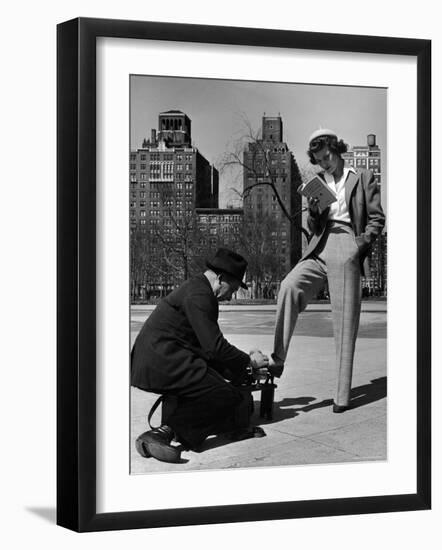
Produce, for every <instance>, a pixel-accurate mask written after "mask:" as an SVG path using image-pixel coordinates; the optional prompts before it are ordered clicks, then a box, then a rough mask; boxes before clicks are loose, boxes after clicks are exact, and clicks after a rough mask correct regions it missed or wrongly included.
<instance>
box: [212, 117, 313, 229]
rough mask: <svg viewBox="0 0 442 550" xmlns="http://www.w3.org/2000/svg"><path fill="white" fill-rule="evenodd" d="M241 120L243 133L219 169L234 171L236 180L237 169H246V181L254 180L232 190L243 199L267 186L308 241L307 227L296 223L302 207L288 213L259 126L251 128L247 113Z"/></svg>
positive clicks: (269, 152) (270, 156)
mask: <svg viewBox="0 0 442 550" xmlns="http://www.w3.org/2000/svg"><path fill="white" fill-rule="evenodd" d="M242 122H243V127H244V133H243V134H242V135H241V136H240V137H239V138H238V139H236V140H235V141H234V143H233V147H232V149H231V150H230V151H228V152H227V153H226V154H225V155H224V157H223V159H222V162H221V170H222V171H223V172H224V173H225V172H226V171H229V170H231V171H234V172H236V174H235V179H237V178H238V175H239V170H240V171H241V172H244V171H246V173H247V174H248V176H249V180H251V181H252V182H253V183H251V184H248V185H247V186H246V187H245V188H244V187H243V188H242V190H240V189H238V187H233V188H232V192H234V193H237V194H238V195H239V196H240V197H241V198H242V199H243V200H244V199H246V198H247V197H248V196H249V195H250V194H251V193H253V191H254V190H255V189H256V188H257V187H261V186H268V187H270V189H271V190H272V193H273V194H274V196H275V197H276V201H277V203H278V205H279V207H280V209H281V211H282V213H283V214H284V216H285V217H286V218H287V219H288V220H289V221H290V223H291V224H292V225H293V226H294V227H295V228H296V229H297V230H298V231H301V232H302V234H303V235H304V237H305V238H306V239H307V240H309V238H310V234H309V232H308V230H307V229H306V228H304V227H303V226H302V224H299V222H298V217H299V214H300V212H301V210H298V211H296V212H293V213H290V212H289V210H288V209H287V207H286V205H285V204H284V201H283V199H282V197H281V195H280V193H279V190H278V185H277V181H278V173H277V171H276V169H275V168H274V166H273V164H272V153H271V151H270V150H269V148H268V147H267V146H266V142H264V141H263V140H262V139H261V138H260V136H261V133H262V130H261V128H260V129H259V130H258V131H254V130H253V128H252V126H251V124H250V121H249V120H248V119H247V117H246V116H243V117H242ZM246 150H247V152H248V153H249V155H248V156H247V160H246V155H245V151H246ZM293 168H294V170H296V171H297V172H298V174H297V175H298V176H299V183H301V174H300V173H299V170H298V167H297V165H296V163H295V165H294V167H293ZM238 169H239V170H238Z"/></svg>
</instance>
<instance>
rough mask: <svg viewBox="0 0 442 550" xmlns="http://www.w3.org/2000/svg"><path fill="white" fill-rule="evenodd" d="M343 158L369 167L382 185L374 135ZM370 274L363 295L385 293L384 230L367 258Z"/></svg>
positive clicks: (356, 164) (382, 294) (358, 165)
mask: <svg viewBox="0 0 442 550" xmlns="http://www.w3.org/2000/svg"><path fill="white" fill-rule="evenodd" d="M342 156H343V158H344V160H345V161H346V162H347V163H348V164H350V165H351V166H353V167H354V168H356V169H357V168H360V169H364V168H365V169H369V170H371V171H372V172H373V174H374V177H375V179H376V182H377V184H378V185H379V186H381V185H382V165H381V160H382V159H381V150H380V148H379V146H378V145H377V144H376V135H375V134H368V136H367V144H366V145H356V146H354V147H352V148H351V150H350V151H348V152H347V153H344V154H343V155H342ZM368 261H369V265H370V274H369V275H368V276H367V277H363V278H362V288H363V293H364V295H365V296H372V295H377V296H379V295H381V296H386V294H387V233H386V232H385V231H384V232H383V233H382V234H381V235H380V236H379V238H378V239H377V240H376V241H375V243H374V245H373V248H372V251H371V254H370V256H369V258H368Z"/></svg>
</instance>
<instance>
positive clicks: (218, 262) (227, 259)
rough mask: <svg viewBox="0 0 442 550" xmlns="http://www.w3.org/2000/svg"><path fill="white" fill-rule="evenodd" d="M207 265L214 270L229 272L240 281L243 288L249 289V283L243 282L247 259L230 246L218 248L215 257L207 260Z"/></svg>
mask: <svg viewBox="0 0 442 550" xmlns="http://www.w3.org/2000/svg"><path fill="white" fill-rule="evenodd" d="M206 265H207V267H208V268H209V269H212V270H213V271H216V272H218V271H222V272H223V273H227V274H228V275H230V276H231V277H233V278H234V279H236V280H237V281H239V282H240V285H241V287H242V288H245V289H247V285H246V284H245V283H243V282H242V280H243V278H244V273H245V272H246V269H247V261H246V260H245V258H243V257H242V256H241V255H240V254H237V253H236V252H233V251H232V250H229V249H228V248H218V250H217V251H216V254H215V256H214V258H213V259H212V260H210V261H209V260H207V261H206Z"/></svg>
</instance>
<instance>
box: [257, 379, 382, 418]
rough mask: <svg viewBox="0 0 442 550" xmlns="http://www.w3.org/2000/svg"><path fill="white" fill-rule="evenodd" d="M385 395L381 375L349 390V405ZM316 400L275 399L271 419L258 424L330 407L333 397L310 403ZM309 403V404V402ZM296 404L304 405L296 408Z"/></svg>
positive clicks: (304, 398) (298, 398)
mask: <svg viewBox="0 0 442 550" xmlns="http://www.w3.org/2000/svg"><path fill="white" fill-rule="evenodd" d="M386 396H387V377H386V376H382V377H380V378H375V379H374V380H371V381H370V383H369V384H364V385H362V386H357V387H356V388H353V389H352V390H351V397H350V406H351V408H352V409H357V408H358V407H362V406H364V405H368V404H369V403H374V402H375V401H379V400H380V399H383V398H384V397H386ZM312 401H316V397H297V398H287V397H285V398H284V399H282V400H281V401H277V402H275V404H274V411H273V419H272V420H265V419H260V421H259V422H258V424H260V425H262V424H273V423H275V422H280V421H281V420H286V419H288V418H294V417H295V416H297V415H298V414H299V413H300V412H303V413H306V412H310V411H314V410H315V409H322V408H324V407H331V406H332V405H333V399H323V400H322V401H319V402H318V403H312ZM310 403H311V404H310ZM297 405H304V406H301V407H297V408H289V409H287V407H296V406H297ZM255 407H256V408H257V410H259V402H255Z"/></svg>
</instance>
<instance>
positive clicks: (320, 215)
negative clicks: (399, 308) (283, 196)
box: [269, 129, 385, 412]
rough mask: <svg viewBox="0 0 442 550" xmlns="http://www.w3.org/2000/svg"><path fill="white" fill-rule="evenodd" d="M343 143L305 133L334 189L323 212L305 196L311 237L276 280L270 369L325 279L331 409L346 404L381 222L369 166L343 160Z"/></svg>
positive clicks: (278, 367) (280, 361)
mask: <svg viewBox="0 0 442 550" xmlns="http://www.w3.org/2000/svg"><path fill="white" fill-rule="evenodd" d="M347 149H348V147H347V145H346V144H345V143H344V142H343V140H342V139H338V137H337V135H336V133H335V132H333V131H332V130H327V129H321V130H316V131H315V132H313V134H312V135H311V136H310V139H309V149H308V152H307V154H308V156H309V158H310V161H311V163H312V164H318V165H319V166H320V167H321V169H322V171H321V172H320V173H319V177H321V178H322V180H323V181H324V182H325V183H326V184H327V185H328V186H329V187H330V188H331V189H332V190H333V191H334V192H335V193H336V195H337V200H336V201H335V202H334V203H332V204H331V205H330V206H329V207H328V208H326V209H325V210H324V211H320V209H319V208H318V206H317V202H318V200H317V197H309V199H308V202H309V215H308V220H307V223H308V227H309V230H310V231H311V240H310V242H309V244H308V246H307V249H306V250H305V252H304V254H303V256H302V258H301V260H300V261H299V262H298V264H297V265H296V266H295V267H294V268H293V269H292V271H290V273H289V274H288V275H287V276H286V277H285V279H284V280H283V281H282V283H281V288H280V292H279V294H278V305H277V312H276V325H275V337H274V347H273V353H272V360H271V362H270V366H269V371H271V372H272V373H273V374H275V376H281V374H282V372H283V369H284V362H285V359H286V357H287V352H288V348H289V344H290V339H291V337H292V334H293V331H294V329H295V326H296V321H297V319H298V315H299V313H301V312H302V311H304V309H305V308H306V307H307V305H308V303H309V302H310V300H311V299H312V298H313V297H315V296H316V294H317V293H318V292H319V290H320V289H321V288H322V286H323V284H324V282H325V280H328V286H329V292H330V303H331V309H332V314H333V332H334V337H335V346H336V372H337V386H336V397H335V402H334V404H333V412H344V411H345V410H347V409H348V408H349V407H350V390H351V380H352V372H353V356H354V350H355V343H356V337H357V333H358V328H359V316H360V310H361V275H363V274H364V268H363V264H364V259H365V258H366V257H367V254H368V252H369V251H370V248H371V246H372V244H373V242H374V241H375V239H376V238H377V237H378V235H380V233H381V232H382V229H383V227H384V225H385V216H384V212H383V210H382V207H381V202H380V192H379V187H378V185H377V183H376V181H375V178H374V175H373V173H372V172H371V170H365V169H364V170H355V169H354V168H353V167H352V166H349V165H348V164H346V163H345V162H344V159H343V158H342V153H345V152H347Z"/></svg>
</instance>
